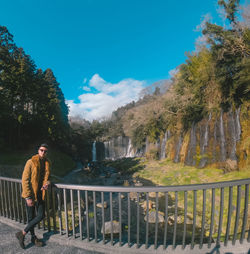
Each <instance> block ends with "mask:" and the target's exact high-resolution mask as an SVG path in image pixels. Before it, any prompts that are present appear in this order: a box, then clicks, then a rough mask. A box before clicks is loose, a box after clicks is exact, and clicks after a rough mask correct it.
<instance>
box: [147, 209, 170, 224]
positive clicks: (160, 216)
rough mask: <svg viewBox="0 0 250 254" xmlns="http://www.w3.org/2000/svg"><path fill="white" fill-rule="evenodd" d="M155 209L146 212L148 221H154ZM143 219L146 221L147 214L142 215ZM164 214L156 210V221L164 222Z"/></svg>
mask: <svg viewBox="0 0 250 254" xmlns="http://www.w3.org/2000/svg"><path fill="white" fill-rule="evenodd" d="M156 218H157V217H156V211H150V212H149V213H148V223H156ZM144 220H145V221H147V215H146V216H145V217H144ZM164 221H165V220H164V216H163V215H162V214H161V212H158V223H162V222H164Z"/></svg>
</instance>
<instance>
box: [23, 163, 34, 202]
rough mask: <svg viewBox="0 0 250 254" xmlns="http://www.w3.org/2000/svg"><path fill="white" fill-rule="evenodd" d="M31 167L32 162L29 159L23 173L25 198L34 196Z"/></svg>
mask: <svg viewBox="0 0 250 254" xmlns="http://www.w3.org/2000/svg"><path fill="white" fill-rule="evenodd" d="M31 168H32V162H31V160H28V161H27V162H26V165H25V167H24V170H23V175H22V187H23V193H22V197H23V198H28V197H32V190H31Z"/></svg>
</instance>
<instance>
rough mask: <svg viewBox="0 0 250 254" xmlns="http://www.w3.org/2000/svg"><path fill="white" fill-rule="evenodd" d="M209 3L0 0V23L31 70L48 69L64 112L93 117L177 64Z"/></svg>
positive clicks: (212, 5)
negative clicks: (29, 61) (57, 86)
mask: <svg viewBox="0 0 250 254" xmlns="http://www.w3.org/2000/svg"><path fill="white" fill-rule="evenodd" d="M217 9H218V6H217V1H215V0H207V1H202V0H189V1H187V0H179V1H174V0H172V1H169V0H105V1H104V0H71V1H65V0H60V1H58V0H52V1H48V0H43V1H41V0H36V1H34V0H32V1H31V0H15V1H11V0H10V1H1V9H0V25H4V26H7V28H8V29H9V31H10V33H12V34H13V35H14V40H15V42H16V44H17V45H18V46H20V47H23V48H24V50H25V52H26V53H27V54H29V55H31V57H32V59H33V60H34V61H35V63H36V65H37V67H39V68H42V69H43V70H45V69H46V68H51V69H52V70H53V72H54V74H55V76H56V78H57V80H58V82H59V83H60V87H61V89H62V91H63V93H64V95H65V98H66V100H67V103H68V104H69V106H70V115H71V116H73V115H77V114H79V115H81V116H83V117H84V118H86V119H89V120H93V119H95V118H100V117H103V116H106V115H108V114H109V113H110V112H111V111H112V110H114V109H116V108H117V107H118V106H122V105H124V104H126V103H128V102H129V101H132V100H136V99H137V98H138V93H139V91H140V90H141V89H142V88H143V87H145V86H147V85H150V84H152V83H153V82H155V81H158V80H160V79H166V78H169V72H170V71H171V70H173V69H175V68H176V67H177V66H178V65H180V64H181V63H183V62H184V61H185V59H186V56H185V52H191V51H193V50H194V49H195V41H196V39H197V38H198V37H199V36H200V35H201V34H200V32H197V31H195V30H196V26H198V25H199V24H200V23H201V21H202V20H203V17H204V15H206V14H210V16H212V17H213V22H216V23H219V22H220V18H219V17H218V14H217V13H216V10H217Z"/></svg>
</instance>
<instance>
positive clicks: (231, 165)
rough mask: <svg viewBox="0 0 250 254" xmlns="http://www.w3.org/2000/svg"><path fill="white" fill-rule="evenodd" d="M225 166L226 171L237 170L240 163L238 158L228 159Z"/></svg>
mask: <svg viewBox="0 0 250 254" xmlns="http://www.w3.org/2000/svg"><path fill="white" fill-rule="evenodd" d="M224 167H225V170H226V172H231V171H236V170H238V163H237V161H236V160H230V159H227V160H226V161H225V165H224Z"/></svg>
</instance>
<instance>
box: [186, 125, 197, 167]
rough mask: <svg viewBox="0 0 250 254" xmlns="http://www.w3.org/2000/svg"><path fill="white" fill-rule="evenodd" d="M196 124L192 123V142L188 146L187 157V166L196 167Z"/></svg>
mask: <svg viewBox="0 0 250 254" xmlns="http://www.w3.org/2000/svg"><path fill="white" fill-rule="evenodd" d="M195 132H196V124H195V123H192V127H191V133H190V142H189V145H188V153H187V157H186V161H185V162H186V164H187V165H190V166H195V164H196V161H195V160H194V156H195V155H196V133H195Z"/></svg>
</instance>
